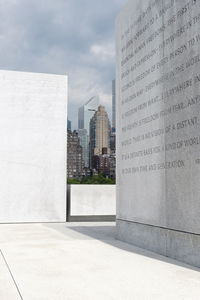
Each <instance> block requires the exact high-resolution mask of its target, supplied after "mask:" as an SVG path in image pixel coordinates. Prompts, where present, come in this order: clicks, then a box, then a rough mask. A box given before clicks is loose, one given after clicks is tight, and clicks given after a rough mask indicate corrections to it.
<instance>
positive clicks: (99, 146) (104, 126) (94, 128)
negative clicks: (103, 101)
mask: <svg viewBox="0 0 200 300" xmlns="http://www.w3.org/2000/svg"><path fill="white" fill-rule="evenodd" d="M106 148H107V150H106V153H107V154H108V155H109V154H110V121H109V118H108V114H107V112H106V111H105V108H104V106H101V105H100V106H99V107H98V111H96V112H95V114H94V116H93V117H92V119H91V120H90V167H91V168H93V167H94V163H93V158H94V156H96V155H101V154H103V152H104V153H105V149H106Z"/></svg>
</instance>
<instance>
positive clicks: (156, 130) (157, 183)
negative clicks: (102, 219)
mask: <svg viewBox="0 0 200 300" xmlns="http://www.w3.org/2000/svg"><path fill="white" fill-rule="evenodd" d="M136 2H137V3H135V4H132V9H131V4H130V5H129V6H128V7H129V8H127V9H126V10H124V12H123V16H121V19H120V17H119V18H118V20H117V24H116V26H117V38H116V45H117V94H118V113H117V114H118V128H117V130H118V180H119V182H120V186H121V192H120V195H121V197H123V201H125V203H126V204H123V205H121V209H120V210H119V211H120V217H121V218H125V219H131V220H134V221H138V222H142V223H143V222H145V223H147V222H149V223H151V224H153V225H159V226H167V225H169V226H170V227H171V228H175V229H180V230H186V231H191V230H195V232H198V233H200V222H199V223H198V224H195V222H194V221H193V220H192V219H190V220H188V218H193V217H192V213H191V215H190V216H187V215H186V214H187V213H188V214H190V212H189V210H188V208H189V207H190V205H193V206H194V207H195V208H196V209H197V211H199V212H200V205H199V203H197V198H198V199H199V196H200V194H198V193H199V192H200V191H199V190H198V188H197V187H196V188H195V189H196V192H194V193H193V194H192V195H191V194H190V196H189V192H188V191H189V190H191V189H192V188H194V185H197V186H198V185H199V183H198V182H199V181H198V179H197V178H199V177H198V176H199V175H200V174H199V172H200V170H199V165H200V135H199V132H200V114H199V112H200V55H199V52H200V51H199V50H200V34H199V28H200V1H199V0H188V1H186V0H183V1H180V0H166V1H161V0H154V1H140V2H139V1H136ZM138 3H139V4H138ZM197 175H198V176H197ZM192 178H193V179H192ZM144 189H146V193H145V191H144ZM188 189H189V190H188ZM197 190H198V191H197ZM166 201H168V202H167V207H169V209H172V210H173V211H174V214H173V213H172V214H171V217H170V218H169V217H168V216H167V213H166ZM164 206H165V207H164ZM180 206H181V207H182V211H181V212H180ZM153 207H154V210H153ZM155 207H156V208H155ZM130 208H134V209H133V210H131V209H130ZM186 212H187V213H186ZM180 215H181V217H182V221H180V220H178V219H177V218H179V217H180ZM173 218H174V219H173ZM172 219H173V220H172ZM186 220H187V221H186Z"/></svg>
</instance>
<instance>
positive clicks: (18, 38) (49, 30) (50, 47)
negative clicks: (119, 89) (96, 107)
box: [0, 0, 127, 129]
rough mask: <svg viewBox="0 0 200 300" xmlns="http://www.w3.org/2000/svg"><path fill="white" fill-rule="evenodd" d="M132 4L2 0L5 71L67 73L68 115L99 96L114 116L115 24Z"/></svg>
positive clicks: (0, 62)
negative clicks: (112, 106)
mask: <svg viewBox="0 0 200 300" xmlns="http://www.w3.org/2000/svg"><path fill="white" fill-rule="evenodd" d="M126 2H127V0H101V1H99V0H0V20H1V21H0V69H8V70H19V71H30V72H44V73H55V74H67V75H68V76H69V104H68V116H69V118H70V119H71V120H72V124H73V128H74V129H75V128H77V110H78V107H80V106H81V105H82V104H83V103H84V102H86V101H87V100H88V99H89V98H90V97H92V96H93V95H95V94H99V96H100V100H101V104H103V105H105V106H106V109H107V111H108V112H109V115H110V116H111V113H110V112H111V82H112V79H113V78H114V72H115V71H114V68H115V66H114V64H115V51H114V21H115V16H116V15H117V14H118V12H119V11H120V9H121V8H122V7H123V6H124V4H125V3H126Z"/></svg>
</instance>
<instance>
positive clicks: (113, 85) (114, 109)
mask: <svg viewBox="0 0 200 300" xmlns="http://www.w3.org/2000/svg"><path fill="white" fill-rule="evenodd" d="M112 128H114V130H115V128H116V97H115V80H113V81H112Z"/></svg>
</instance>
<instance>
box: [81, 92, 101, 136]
mask: <svg viewBox="0 0 200 300" xmlns="http://www.w3.org/2000/svg"><path fill="white" fill-rule="evenodd" d="M98 105H99V96H94V97H92V98H91V99H89V100H88V101H87V102H86V103H85V104H84V105H83V106H81V107H80V108H79V110H78V128H79V129H86V130H87V134H88V135H89V134H90V132H89V131H90V129H89V127H90V119H91V118H92V116H93V115H94V113H95V111H97V108H98Z"/></svg>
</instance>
